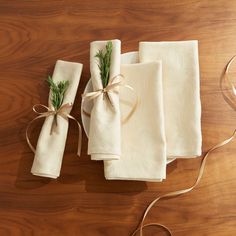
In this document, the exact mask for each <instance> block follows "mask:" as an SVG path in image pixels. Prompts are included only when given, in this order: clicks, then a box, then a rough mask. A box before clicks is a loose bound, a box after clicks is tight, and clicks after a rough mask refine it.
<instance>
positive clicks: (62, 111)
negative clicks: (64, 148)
mask: <svg viewBox="0 0 236 236" xmlns="http://www.w3.org/2000/svg"><path fill="white" fill-rule="evenodd" d="M72 106H73V104H72V103H66V104H64V105H62V106H61V107H60V108H59V109H58V110H55V109H54V108H50V107H47V106H45V105H43V104H36V105H34V106H33V111H34V112H35V113H36V114H37V115H38V116H37V117H35V118H34V119H33V120H31V121H30V123H29V124H28V125H27V128H26V133H25V135H26V141H27V143H28V145H29V147H30V149H31V150H32V152H33V153H35V152H36V149H35V147H34V146H33V145H32V144H31V142H30V139H29V135H28V131H29V128H30V127H31V125H32V123H34V122H35V121H36V120H38V119H41V118H44V117H49V116H53V122H52V126H51V130H50V134H52V132H54V131H55V127H56V126H57V116H61V117H62V118H64V119H65V120H68V119H71V120H74V121H75V122H76V123H77V126H78V130H79V138H78V148H77V155H78V156H80V154H81V146H82V129H81V125H80V123H79V122H78V121H77V120H76V118H75V117H73V116H71V115H70V114H68V112H67V110H68V109H70V108H72ZM39 107H41V108H43V109H46V111H43V112H41V111H38V110H37V108H39Z"/></svg>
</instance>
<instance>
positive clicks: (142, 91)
mask: <svg viewBox="0 0 236 236" xmlns="http://www.w3.org/2000/svg"><path fill="white" fill-rule="evenodd" d="M121 73H122V75H124V77H125V83H127V84H129V85H130V86H131V87H133V89H134V91H135V92H136V94H137V96H138V98H139V104H138V106H137V108H136V110H135V112H134V113H133V115H132V116H131V118H130V119H129V120H128V121H127V122H126V123H124V124H122V126H121V132H122V142H121V150H122V154H121V158H120V160H115V161H104V172H105V178H106V179H109V180H112V179H113V180H115V179H117V180H140V181H162V179H165V177H166V140H165V127H164V112H163V98H162V66H161V62H160V61H159V62H149V63H137V64H124V65H121ZM120 99H121V103H120V104H121V111H122V117H124V116H125V114H127V113H128V112H129V110H130V106H129V105H127V104H132V103H133V102H132V101H133V100H134V95H133V94H132V93H130V92H129V91H127V90H125V89H120Z"/></svg>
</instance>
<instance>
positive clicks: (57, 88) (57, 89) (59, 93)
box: [47, 75, 69, 110]
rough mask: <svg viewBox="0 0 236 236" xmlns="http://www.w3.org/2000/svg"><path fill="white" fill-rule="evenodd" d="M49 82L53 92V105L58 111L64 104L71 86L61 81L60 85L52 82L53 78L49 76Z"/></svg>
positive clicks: (67, 82)
mask: <svg viewBox="0 0 236 236" xmlns="http://www.w3.org/2000/svg"><path fill="white" fill-rule="evenodd" d="M47 82H48V84H49V87H50V90H51V98H50V100H51V103H52V105H53V107H54V108H55V110H58V109H59V108H60V107H61V105H62V103H63V99H64V94H65V92H66V90H67V88H68V86H69V81H68V80H66V81H64V80H63V81H60V82H58V83H55V82H54V81H53V80H52V77H51V76H50V75H49V76H48V79H47Z"/></svg>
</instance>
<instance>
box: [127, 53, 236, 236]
mask: <svg viewBox="0 0 236 236" xmlns="http://www.w3.org/2000/svg"><path fill="white" fill-rule="evenodd" d="M235 58H236V55H235V56H234V57H232V58H231V60H230V61H229V62H228V64H227V66H226V69H225V71H224V74H223V76H224V79H225V81H226V82H227V83H228V84H229V85H230V87H231V89H232V92H233V94H234V95H235V96H236V88H235V86H234V84H233V83H232V81H231V80H230V78H229V76H228V73H229V68H230V65H231V64H232V62H233V61H234V60H235ZM222 92H223V91H222ZM235 98H236V97H234V99H235ZM231 102H232V101H231ZM234 107H235V108H236V100H234ZM235 137H236V129H235V130H234V132H233V134H232V135H231V136H230V138H228V139H226V140H224V141H223V142H221V143H219V144H217V145H215V146H213V147H212V148H211V149H210V150H208V151H207V153H206V154H205V155H204V156H203V158H202V161H201V165H200V168H199V172H198V176H197V179H196V181H195V183H194V184H193V185H192V187H189V188H186V189H181V190H177V191H173V192H169V193H166V194H163V195H161V196H159V197H157V198H156V199H154V200H153V201H152V202H151V203H150V204H149V205H148V207H147V208H146V210H145V212H144V214H143V217H142V219H141V222H140V224H139V226H138V227H137V229H136V230H135V231H134V232H133V233H132V235H131V236H134V235H136V233H137V232H138V231H140V236H143V235H144V234H143V228H146V227H149V226H156V227H160V228H162V229H163V230H164V231H166V232H167V233H168V234H169V235H172V233H171V230H170V229H169V228H168V227H166V226H165V225H162V224H160V223H156V222H154V223H148V224H144V221H145V219H146V217H147V215H148V213H149V211H150V210H151V209H152V207H153V206H154V205H155V204H156V203H157V202H158V201H159V200H161V199H166V198H173V197H177V196H180V195H182V194H184V193H188V192H190V191H192V190H193V189H194V188H195V187H196V186H197V185H198V184H199V182H200V180H201V178H202V176H203V173H204V168H205V165H206V161H207V157H208V156H209V155H210V154H211V153H212V152H213V151H214V150H216V149H218V148H220V147H223V146H224V145H226V144H228V143H229V142H231V141H232V140H233V139H234V138H235Z"/></svg>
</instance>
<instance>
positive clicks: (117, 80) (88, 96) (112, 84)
mask: <svg viewBox="0 0 236 236" xmlns="http://www.w3.org/2000/svg"><path fill="white" fill-rule="evenodd" d="M123 80H124V76H123V75H121V74H119V75H116V76H114V77H113V78H112V79H110V80H109V82H108V85H107V86H106V87H105V88H102V89H98V90H96V91H93V92H89V93H84V94H82V99H83V100H87V101H90V100H93V99H96V98H97V97H99V96H101V95H104V96H106V97H107V99H108V101H109V103H110V105H111V106H112V107H114V104H113V102H112V99H111V97H110V94H109V93H110V92H113V93H118V91H117V88H118V87H123V88H126V89H129V90H130V91H131V92H133V93H135V91H134V89H133V88H132V87H131V86H129V85H127V84H125V83H124V82H123ZM135 97H136V99H135V102H134V104H133V106H132V108H131V110H130V111H129V113H128V114H127V116H126V117H125V118H124V119H123V120H122V123H125V122H126V121H128V120H129V118H130V117H131V116H132V115H133V113H134V112H135V110H136V108H137V106H138V97H137V95H136V93H135ZM83 112H84V114H85V115H87V116H89V117H90V115H91V114H90V113H88V112H86V111H85V110H84V109H83Z"/></svg>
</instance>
